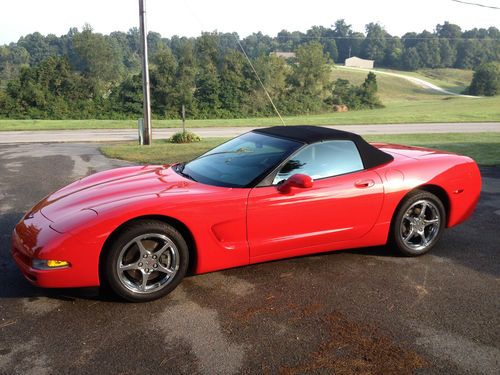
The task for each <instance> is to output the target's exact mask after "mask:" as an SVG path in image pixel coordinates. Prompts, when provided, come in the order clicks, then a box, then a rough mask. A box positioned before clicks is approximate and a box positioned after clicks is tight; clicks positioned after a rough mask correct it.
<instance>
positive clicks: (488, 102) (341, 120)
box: [0, 77, 500, 131]
mask: <svg viewBox="0 0 500 375" xmlns="http://www.w3.org/2000/svg"><path fill="white" fill-rule="evenodd" d="M390 78H394V77H390ZM401 81H402V80H401ZM417 90H418V88H417ZM398 95H399V94H397V93H394V94H393V97H394V99H393V101H392V102H390V101H387V102H386V108H382V109H374V110H361V111H352V112H345V113H325V114H319V115H308V116H289V117H285V122H286V124H287V125H352V124H393V123H426V122H488V121H490V122H491V121H500V96H497V97H492V98H478V99H471V98H459V97H449V96H443V95H432V98H425V99H422V98H417V97H415V98H414V99H411V95H412V94H405V95H406V96H401V98H402V99H401V100H400V101H397V96H398ZM401 95H403V94H401ZM186 125H187V127H188V128H198V127H199V128H204V127H216V126H220V127H226V126H228V127H236V126H237V127H239V126H254V127H257V126H272V125H281V123H280V121H279V119H278V118H276V117H269V118H247V119H217V120H188V121H187V122H186ZM136 126H137V123H136V121H134V120H5V119H4V120H0V131H7V130H70V129H124V128H136ZM180 127H181V121H180V120H153V128H180Z"/></svg>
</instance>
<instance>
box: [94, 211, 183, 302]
mask: <svg viewBox="0 0 500 375" xmlns="http://www.w3.org/2000/svg"><path fill="white" fill-rule="evenodd" d="M104 261H105V263H104V273H105V274H104V275H103V276H104V277H105V279H106V281H107V283H108V285H109V286H110V288H111V289H112V290H113V292H115V293H116V294H117V295H118V296H120V297H121V298H123V299H125V300H127V301H131V302H145V301H152V300H155V299H158V298H161V297H163V296H165V295H167V294H168V293H170V292H171V291H172V290H174V289H175V288H176V287H177V285H179V283H180V282H181V281H182V279H183V278H184V275H185V274H186V271H187V268H188V264H189V251H188V247H187V244H186V241H185V240H184V238H183V237H182V235H181V234H180V233H179V231H177V229H175V228H174V227H173V226H171V225H169V224H166V223H163V222H161V221H157V220H140V221H135V222H132V223H130V224H126V225H125V226H124V227H123V228H122V229H121V230H120V232H119V234H118V236H117V237H116V238H115V240H114V242H113V243H112V244H111V246H110V248H109V251H108V252H107V253H106V256H105V259H104Z"/></svg>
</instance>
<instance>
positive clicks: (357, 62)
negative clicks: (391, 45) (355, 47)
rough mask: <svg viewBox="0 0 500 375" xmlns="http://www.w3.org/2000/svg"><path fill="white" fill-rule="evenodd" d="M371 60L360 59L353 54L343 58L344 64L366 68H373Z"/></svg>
mask: <svg viewBox="0 0 500 375" xmlns="http://www.w3.org/2000/svg"><path fill="white" fill-rule="evenodd" d="M374 62H375V61H373V60H365V59H360V58H359V57H356V56H353V57H349V58H348V59H345V66H350V67H353V68H366V69H373V63H374Z"/></svg>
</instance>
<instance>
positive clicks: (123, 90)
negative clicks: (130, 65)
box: [112, 74, 143, 117]
mask: <svg viewBox="0 0 500 375" xmlns="http://www.w3.org/2000/svg"><path fill="white" fill-rule="evenodd" d="M112 99H113V101H114V103H115V111H116V112H117V113H124V114H126V115H128V116H134V117H140V116H141V115H142V100H143V94H142V75H141V74H135V75H133V76H130V77H128V78H126V79H125V80H124V81H123V82H122V83H121V84H120V86H119V87H118V89H117V90H115V92H114V95H113V97H112Z"/></svg>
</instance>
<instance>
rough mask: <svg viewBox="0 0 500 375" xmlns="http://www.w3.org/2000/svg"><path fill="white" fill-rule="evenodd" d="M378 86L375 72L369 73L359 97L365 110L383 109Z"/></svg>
mask: <svg viewBox="0 0 500 375" xmlns="http://www.w3.org/2000/svg"><path fill="white" fill-rule="evenodd" d="M377 91H378V85H377V76H376V75H375V73H373V72H369V73H368V75H367V76H366V78H365V81H364V82H363V83H362V84H361V87H360V91H359V96H360V99H361V105H362V106H363V107H364V108H381V107H383V105H382V103H381V101H380V98H379V97H378V96H377Z"/></svg>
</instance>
